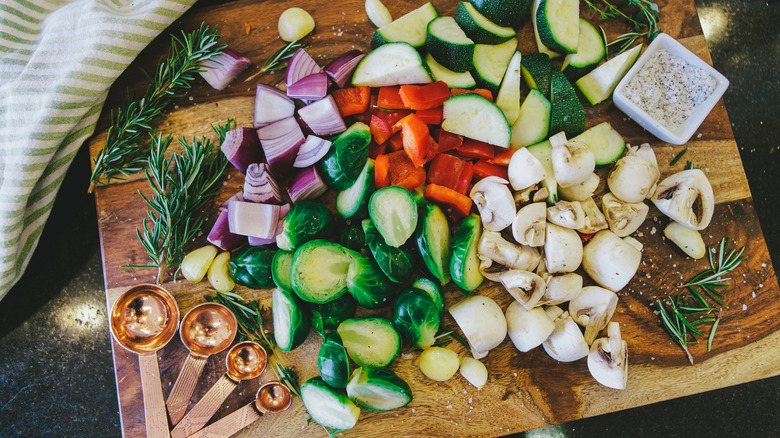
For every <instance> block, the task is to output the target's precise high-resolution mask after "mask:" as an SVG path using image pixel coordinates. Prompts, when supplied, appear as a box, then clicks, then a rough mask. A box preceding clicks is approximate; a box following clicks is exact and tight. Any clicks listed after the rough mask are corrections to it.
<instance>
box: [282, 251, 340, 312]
mask: <svg viewBox="0 0 780 438" xmlns="http://www.w3.org/2000/svg"><path fill="white" fill-rule="evenodd" d="M354 254H355V253H354V252H353V251H350V250H348V249H346V248H344V247H343V246H341V245H339V244H337V243H331V242H328V241H327V240H320V239H318V240H312V241H309V242H306V243H304V244H303V245H302V246H301V247H300V248H298V249H297V250H296V251H295V254H294V255H293V260H292V266H291V269H290V279H291V280H292V281H291V283H292V288H293V290H294V291H295V293H296V294H298V296H299V297H300V298H301V299H302V300H304V301H308V302H310V303H318V304H322V303H327V302H328V301H331V300H335V299H336V298H338V297H340V296H341V295H343V294H344V293H345V292H346V291H347V273H348V272H349V265H350V264H351V263H352V260H353V258H354V257H355V256H354Z"/></svg>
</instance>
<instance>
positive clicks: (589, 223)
mask: <svg viewBox="0 0 780 438" xmlns="http://www.w3.org/2000/svg"><path fill="white" fill-rule="evenodd" d="M580 205H581V206H582V211H583V212H585V220H584V221H583V222H584V224H583V225H582V227H580V228H577V231H579V232H580V233H583V234H593V233H597V232H599V231H601V230H606V229H607V228H609V224H608V223H607V218H605V217H604V213H602V212H601V210H600V209H599V206H598V205H596V202H595V201H594V200H593V198H587V199H585V200H583V201H580Z"/></svg>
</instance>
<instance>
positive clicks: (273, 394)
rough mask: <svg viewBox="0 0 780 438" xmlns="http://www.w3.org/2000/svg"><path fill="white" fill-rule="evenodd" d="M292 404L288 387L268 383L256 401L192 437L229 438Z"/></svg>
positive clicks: (260, 391) (261, 389) (259, 392)
mask: <svg viewBox="0 0 780 438" xmlns="http://www.w3.org/2000/svg"><path fill="white" fill-rule="evenodd" d="M291 404H292V394H291V393H290V390H289V389H287V387H286V386H284V385H283V384H282V383H280V382H268V383H266V384H264V385H263V386H261V387H260V389H259V390H258V391H257V396H256V397H255V401H253V402H252V403H249V404H248V405H246V406H244V407H243V408H240V409H238V410H237V411H235V412H233V413H231V414H230V415H228V416H226V417H224V418H222V419H220V420H219V421H216V422H214V423H213V424H210V425H208V427H205V428H203V429H201V430H199V431H198V432H196V433H195V434H193V435H190V437H191V438H192V437H197V438H207V437H208V438H217V437H224V438H227V437H230V436H232V435H233V434H234V433H236V432H238V431H239V430H241V429H243V428H245V427H247V426H249V425H250V424H252V423H254V422H255V421H257V420H258V419H260V417H262V416H263V415H264V414H266V413H269V412H270V413H278V412H282V411H286V410H287V408H289V407H290V405H291Z"/></svg>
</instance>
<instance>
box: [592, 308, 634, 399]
mask: <svg viewBox="0 0 780 438" xmlns="http://www.w3.org/2000/svg"><path fill="white" fill-rule="evenodd" d="M588 370H589V371H590V374H591V375H592V376H593V378H594V379H596V381H597V382H599V383H600V384H602V385H604V386H606V387H609V388H614V389H626V383H627V382H628V346H627V345H626V341H624V340H622V339H621V338H620V325H619V324H618V323H616V322H611V323H609V328H608V337H606V338H599V339H596V340H595V341H594V342H593V345H591V347H590V352H589V353H588Z"/></svg>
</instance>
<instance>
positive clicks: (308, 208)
mask: <svg viewBox="0 0 780 438" xmlns="http://www.w3.org/2000/svg"><path fill="white" fill-rule="evenodd" d="M334 230H335V225H334V223H333V215H332V214H331V213H330V211H328V209H327V208H325V207H323V206H322V204H319V203H317V202H314V201H299V202H298V203H297V204H295V205H293V206H292V208H291V209H290V211H288V212H287V214H286V215H285V216H284V228H283V229H282V233H281V234H279V235H278V236H276V245H277V246H278V247H279V249H283V250H286V251H293V250H295V249H296V248H298V247H299V246H301V245H303V244H304V243H306V242H308V241H310V240H314V239H322V238H326V237H329V236H330V235H331V234H333V232H334Z"/></svg>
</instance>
